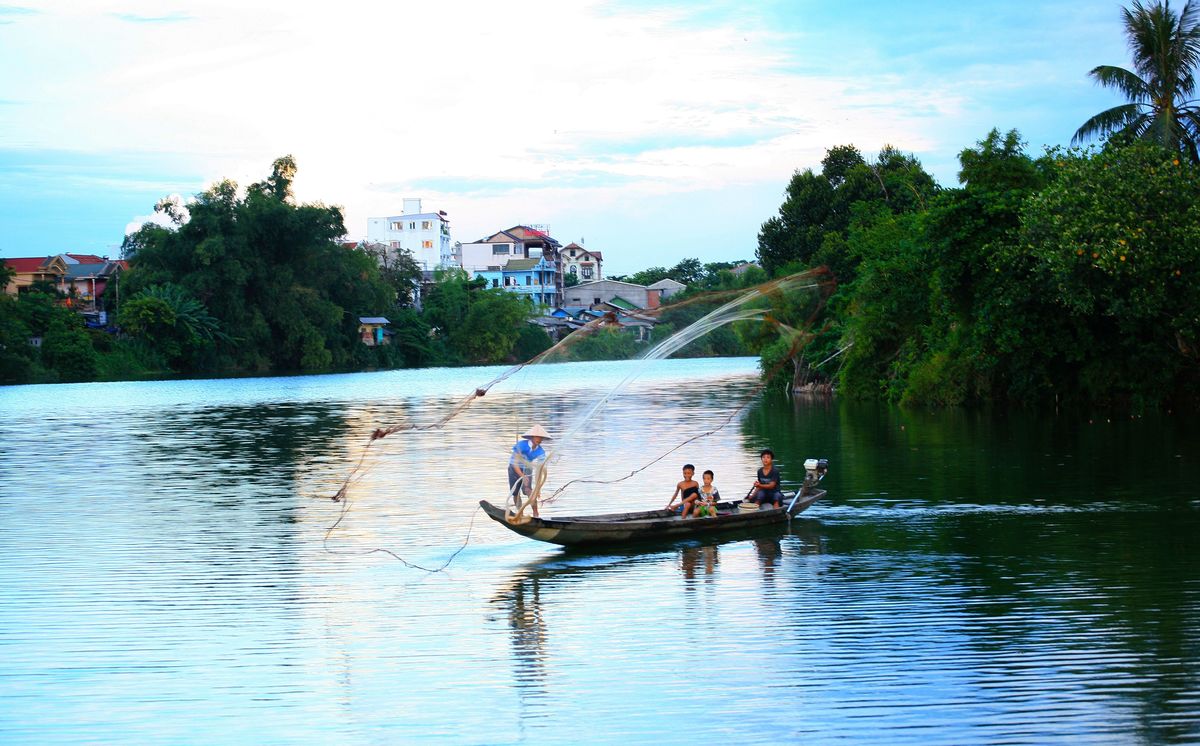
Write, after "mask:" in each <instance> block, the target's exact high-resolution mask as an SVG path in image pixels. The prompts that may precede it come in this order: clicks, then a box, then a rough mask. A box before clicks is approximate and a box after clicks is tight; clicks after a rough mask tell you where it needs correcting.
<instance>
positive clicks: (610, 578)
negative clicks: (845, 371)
mask: <svg viewBox="0 0 1200 746" xmlns="http://www.w3.org/2000/svg"><path fill="white" fill-rule="evenodd" d="M544 368H545V369H544V370H541V371H529V372H528V374H527V375H524V378H523V379H522V378H520V377H514V379H512V380H511V381H510V382H506V383H511V386H510V388H509V390H507V391H503V390H499V389H497V390H494V391H492V392H490V393H489V395H488V397H487V398H486V399H485V400H482V401H481V402H480V404H481V406H480V407H478V408H474V409H472V410H471V411H470V413H469V414H468V415H465V416H463V417H460V418H458V419H456V420H455V421H453V422H451V423H450V424H449V425H448V426H447V427H446V428H445V429H444V430H442V431H438V432H435V433H412V434H406V435H405V436H404V437H397V438H396V439H393V438H390V437H389V438H387V439H385V440H384V441H382V442H380V443H378V444H377V445H378V446H379V447H378V448H377V449H375V448H373V454H372V457H371V458H372V463H371V468H370V469H369V470H368V474H367V476H366V477H365V478H364V479H363V480H362V481H361V482H358V483H357V484H356V485H355V490H354V492H353V496H352V500H353V507H352V510H351V511H350V513H349V514H348V515H347V520H346V522H345V523H344V525H343V526H342V527H340V528H339V530H338V531H337V532H336V535H335V536H334V537H333V538H332V541H331V544H332V545H333V548H334V549H335V550H336V551H339V552H345V553H346V554H342V556H335V555H332V554H329V553H327V552H326V551H325V549H324V547H323V545H322V537H323V535H324V533H325V531H326V529H327V528H328V527H329V525H330V524H331V523H332V521H333V520H334V519H335V518H336V517H337V515H338V511H339V510H340V509H341V508H342V507H343V506H342V505H339V504H334V503H331V502H330V501H329V500H328V499H325V498H326V497H327V494H329V493H331V492H332V489H331V485H336V484H337V483H339V482H340V480H341V479H342V478H344V476H345V473H346V469H347V468H348V466H349V464H350V463H351V462H352V461H353V460H354V459H355V458H357V456H358V454H359V453H360V452H361V446H362V445H363V443H364V441H365V438H366V435H367V433H369V431H370V430H371V429H373V428H374V427H377V426H380V425H390V424H402V423H404V422H430V421H436V420H437V419H438V418H439V417H440V416H442V415H443V414H444V413H445V411H446V409H447V408H448V407H452V406H453V405H454V402H456V401H457V400H458V398H459V397H458V394H459V393H461V392H462V391H467V390H470V388H471V387H472V386H473V385H474V384H476V383H477V382H478V380H479V379H484V380H486V379H487V378H489V377H491V375H492V372H489V371H479V370H462V371H399V372H389V373H381V374H368V375H356V376H341V377H313V378H303V379H287V380H286V381H283V380H274V381H262V380H251V381H232V382H230V381H226V382H182V383H181V382H157V383H153V384H112V385H108V384H105V385H90V386H64V387H59V388H53V387H26V388H22V389H21V390H20V391H19V392H18V391H16V390H0V493H2V494H3V495H4V496H5V498H6V499H5V500H0V541H2V542H3V545H4V549H5V551H4V552H0V645H2V646H3V648H4V651H5V655H4V656H3V658H2V659H0V741H4V742H14V743H19V742H28V743H56V742H58V743H66V742H80V741H97V742H106V743H121V742H135V743H147V742H187V741H189V740H195V733H197V732H204V733H206V736H211V737H210V738H209V740H212V741H218V742H239V741H246V740H255V739H256V738H257V739H258V740H262V734H263V733H270V734H272V736H273V737H276V738H277V739H278V740H286V741H300V740H320V741H329V742H338V743H374V742H389V743H392V742H410V741H414V740H421V739H424V740H429V739H431V738H439V739H442V740H447V741H451V742H471V743H478V742H489V743H491V742H506V743H507V742H538V743H558V742H561V741H562V740H563V738H564V734H567V737H569V738H574V739H575V740H589V739H591V738H596V739H598V738H599V737H600V736H593V735H592V734H593V733H596V734H603V737H604V738H605V739H606V740H610V741H611V740H623V741H630V742H680V741H685V740H686V741H711V742H721V743H725V742H738V743H752V742H762V743H778V742H780V741H793V740H800V739H804V740H810V741H817V742H830V741H844V742H848V743H863V742H885V743H889V744H891V743H916V742H919V743H921V744H922V746H925V745H926V744H929V743H978V742H1006V743H1048V742H1064V743H1065V742H1077V741H1083V742H1092V743H1129V742H1146V743H1196V742H1200V694H1198V692H1200V680H1198V678H1197V673H1196V672H1197V671H1200V582H1198V581H1197V578H1200V551H1198V550H1200V545H1198V540H1197V537H1198V536H1200V493H1198V492H1197V487H1196V485H1197V484H1200V460H1197V459H1196V458H1195V454H1197V453H1200V424H1197V423H1195V422H1191V421H1184V420H1181V419H1178V418H1176V419H1172V418H1168V417H1160V418H1157V419H1154V418H1144V419H1141V420H1121V421H1115V420H1114V421H1112V422H1103V423H1101V422H1099V421H1094V422H1092V423H1088V422H1087V421H1086V419H1085V420H1082V421H1080V420H1069V419H1067V418H1066V417H1065V416H1064V415H1058V416H1053V417H1048V418H1047V417H1039V416H1037V415H1034V414H1030V413H990V414H988V413H978V412H976V413H966V412H932V413H931V412H908V411H900V410H893V409H889V408H880V407H874V406H863V405H858V404H852V403H847V402H843V401H839V400H833V401H822V400H816V401H812V400H810V401H807V402H805V401H795V400H788V399H786V398H782V397H780V398H775V396H774V395H771V396H768V397H766V398H764V400H763V401H762V402H761V403H759V404H755V405H754V406H752V407H751V409H750V410H749V412H748V414H747V416H746V418H745V419H744V420H738V421H735V422H734V423H733V424H732V425H730V427H729V428H728V429H726V430H725V431H723V432H722V433H721V434H720V435H719V436H718V437H715V438H708V439H703V440H701V441H697V442H695V443H693V444H689V446H688V447H686V448H684V449H681V451H680V452H678V453H677V454H673V455H672V458H669V459H666V460H664V461H663V462H661V463H658V464H655V465H654V466H652V467H651V468H649V469H647V470H646V471H645V472H641V473H639V474H638V475H637V476H635V477H632V478H629V479H627V480H625V481H623V482H620V483H619V484H616V485H611V486H606V487H602V488H592V487H586V488H583V489H579V490H577V491H568V493H566V494H564V495H563V497H562V500H561V501H560V502H559V503H557V504H556V505H555V506H554V507H553V509H552V510H551V511H548V512H551V513H560V514H573V513H574V514H584V513H593V512H596V513H599V512H610V511H619V510H629V509H635V508H646V507H658V506H660V505H661V504H662V503H663V502H664V501H665V497H666V495H667V494H669V492H670V487H669V486H670V485H672V484H674V483H675V481H677V480H678V468H679V465H680V464H681V463H683V462H693V463H696V464H697V465H701V468H712V469H714V471H716V472H717V474H718V480H717V481H718V483H719V484H721V485H722V486H724V487H726V489H730V488H731V487H733V486H736V485H738V483H739V482H743V481H744V483H745V484H748V483H749V481H751V479H752V475H753V472H754V469H755V468H756V467H757V465H758V464H757V450H758V449H759V448H760V447H763V446H771V447H773V448H774V449H775V450H776V452H777V454H778V455H779V457H780V458H779V461H780V464H781V467H782V469H783V473H784V477H785V478H792V479H795V478H797V477H798V475H799V471H798V470H799V468H800V462H801V460H802V459H803V458H805V457H809V456H828V457H829V458H831V459H832V461H833V470H832V471H831V473H830V476H829V478H828V479H827V480H826V481H825V486H827V487H828V488H829V496H828V497H827V498H825V499H823V500H822V501H820V502H818V503H817V504H816V505H814V506H813V507H812V508H811V509H810V510H809V511H808V512H806V513H805V514H804V515H803V516H801V518H799V519H797V520H795V521H793V522H792V523H791V525H790V526H788V527H786V529H785V530H780V529H779V528H771V527H766V528H763V529H758V530H757V531H756V532H752V533H748V534H741V535H726V536H720V537H714V538H713V540H709V541H691V542H681V543H678V544H667V545H663V544H649V545H645V546H639V547H624V548H618V549H616V550H614V551H612V552H593V553H579V552H568V551H560V550H558V549H554V548H550V547H546V546H542V545H539V544H536V543H534V542H528V541H525V540H522V539H520V538H518V537H515V536H513V535H512V534H511V533H509V532H507V531H505V530H504V529H503V528H501V527H498V526H492V525H488V524H487V523H486V522H482V523H481V522H476V523H475V524H474V530H473V533H472V534H471V538H470V542H469V544H468V546H467V547H466V549H465V550H464V551H463V552H462V554H461V555H459V556H458V558H457V559H456V560H455V562H454V563H453V564H452V565H451V566H450V567H448V568H447V570H446V571H445V572H443V573H437V574H434V575H426V574H422V573H418V572H415V571H413V570H411V569H409V568H407V567H405V566H403V565H401V564H400V563H398V562H395V561H394V560H392V559H391V558H389V557H386V556H381V555H379V554H374V555H361V554H353V553H354V552H358V551H360V550H367V549H371V548H375V547H386V548H388V549H392V550H395V551H396V552H397V553H398V554H400V555H402V556H404V557H405V558H406V559H408V560H411V561H414V562H417V563H420V564H422V565H425V566H438V565H440V564H441V563H442V562H444V561H445V560H446V558H447V557H448V556H450V555H451V554H452V553H453V552H454V551H455V550H457V549H458V548H459V546H460V545H461V544H462V541H463V539H464V537H465V535H466V532H467V529H468V527H469V526H471V520H472V516H473V515H475V513H476V512H477V508H476V501H477V499H478V498H479V497H480V496H486V495H489V494H493V491H495V492H499V493H500V494H503V491H504V486H505V481H504V475H503V462H504V459H505V456H506V453H507V449H508V447H509V446H510V445H511V442H512V439H513V437H514V436H515V434H516V433H517V432H519V431H520V428H521V427H525V426H527V425H528V424H529V422H530V421H531V420H542V421H543V424H546V426H548V427H550V428H551V429H557V430H562V429H563V428H564V427H568V426H570V425H571V424H572V423H573V421H574V419H573V418H574V417H575V416H577V415H578V414H579V413H580V412H581V411H583V410H585V409H586V408H587V407H588V406H589V403H590V402H591V401H592V399H591V398H590V396H591V394H592V392H593V389H596V390H598V388H603V385H604V384H605V382H606V381H608V380H610V379H612V380H620V379H621V378H623V376H624V371H625V369H623V368H621V366H614V365H597V366H591V365H588V366H575V365H573V364H568V365H563V366H544ZM754 371H755V364H754V361H740V362H739V361H680V362H679V363H677V364H676V363H670V362H667V363H663V364H661V365H660V366H657V367H655V368H654V369H653V371H651V373H652V374H651V375H650V377H649V378H648V379H647V380H646V381H645V382H644V385H635V386H633V387H631V388H630V390H629V391H628V392H627V395H626V396H624V397H622V398H621V399H620V401H617V402H614V404H613V405H612V406H611V407H609V408H607V409H606V410H604V412H603V413H602V415H601V416H599V417H597V419H596V420H595V421H594V423H593V425H594V427H592V428H585V431H583V432H581V435H580V437H579V438H578V439H575V440H573V441H572V442H571V443H566V444H563V449H562V450H563V453H564V458H563V460H562V462H561V463H560V464H559V465H558V466H557V467H556V470H555V471H554V473H553V475H552V479H553V480H554V483H555V484H561V483H562V482H564V481H566V480H567V479H570V478H575V477H580V476H587V475H598V476H600V477H604V478H611V477H612V476H614V474H616V475H621V474H627V473H628V471H629V470H630V469H631V468H633V467H634V466H638V465H641V464H644V463H646V462H647V461H648V460H650V459H651V458H653V457H654V456H657V455H658V454H659V453H661V452H662V451H663V450H665V449H666V448H668V447H669V446H670V445H673V444H675V443H679V442H683V441H684V440H685V439H687V438H688V437H690V436H693V435H695V434H696V433H697V432H700V431H704V430H706V429H708V428H710V427H714V426H715V425H716V424H718V423H719V422H720V421H721V420H723V419H724V418H725V417H726V416H727V415H728V412H729V410H730V408H732V407H735V406H736V405H737V403H738V401H739V397H740V395H741V394H742V393H743V392H744V391H746V390H748V387H750V386H753V381H754V379H753V375H754ZM581 381H586V382H587V384H588V387H589V388H588V392H589V393H588V394H586V395H584V394H581V388H580V387H581V383H580V382H581ZM447 392H451V393H449V394H448V393H447ZM80 412H86V413H87V416H86V417H83V416H80V415H79V414H78V413H80ZM675 456H678V458H677V459H676V458H675ZM743 477H744V480H743ZM481 493H482V494H481ZM351 554H353V556H347V555H351ZM698 688H701V689H703V691H705V692H713V693H715V695H714V696H716V697H717V699H718V701H720V702H722V703H729V702H731V703H736V706H735V707H727V708H725V709H724V710H721V711H718V710H717V709H716V708H714V707H713V702H712V700H710V699H705V698H703V697H697V696H696V691H697V689H698ZM765 700H770V701H771V703H772V706H769V707H750V706H747V705H746V704H745V703H752V702H762V701H765ZM464 703H466V704H464ZM580 723H587V724H588V728H589V730H588V731H582V730H581V728H580Z"/></svg>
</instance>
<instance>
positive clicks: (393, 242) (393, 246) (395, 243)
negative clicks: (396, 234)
mask: <svg viewBox="0 0 1200 746" xmlns="http://www.w3.org/2000/svg"><path fill="white" fill-rule="evenodd" d="M388 243H389V244H390V245H391V247H392V248H393V249H398V248H400V242H399V241H389V242H388Z"/></svg>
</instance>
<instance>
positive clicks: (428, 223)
mask: <svg viewBox="0 0 1200 746" xmlns="http://www.w3.org/2000/svg"><path fill="white" fill-rule="evenodd" d="M432 227H433V221H432V220H422V221H421V230H423V231H427V230H429V229H430V228H432Z"/></svg>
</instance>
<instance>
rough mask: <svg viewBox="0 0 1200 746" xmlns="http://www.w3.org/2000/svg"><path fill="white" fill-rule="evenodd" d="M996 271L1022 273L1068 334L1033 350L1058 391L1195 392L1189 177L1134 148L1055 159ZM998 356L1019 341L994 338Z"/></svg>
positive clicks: (1148, 398) (1197, 246)
mask: <svg viewBox="0 0 1200 746" xmlns="http://www.w3.org/2000/svg"><path fill="white" fill-rule="evenodd" d="M1055 167H1056V169H1057V170H1058V172H1059V173H1058V177H1057V178H1056V179H1055V180H1054V182H1053V183H1051V184H1050V185H1049V186H1048V187H1046V188H1045V189H1043V190H1042V191H1041V192H1040V193H1039V194H1038V195H1036V196H1035V197H1033V198H1031V199H1030V200H1029V201H1028V203H1027V205H1026V206H1025V209H1024V210H1023V211H1022V215H1021V230H1020V235H1019V236H1018V237H1017V241H1016V242H1014V244H1013V245H1011V246H1010V247H1009V248H1008V251H1007V252H1005V254H1004V255H1002V256H1000V257H997V261H996V262H995V263H994V270H995V271H996V272H997V273H1002V272H1011V271H1014V270H1016V271H1021V269H1022V267H1026V268H1027V270H1026V271H1027V272H1028V282H1029V285H1030V286H1031V292H1033V293H1044V294H1045V295H1047V296H1048V298H1049V300H1050V301H1052V302H1053V304H1054V306H1055V307H1056V308H1057V309H1058V310H1057V316H1059V317H1064V318H1065V321H1064V320H1058V321H1056V320H1055V317H1054V316H1053V315H1049V314H1047V315H1046V317H1045V318H1044V319H1043V323H1056V324H1064V323H1072V324H1073V329H1074V332H1075V333H1074V334H1072V335H1069V336H1068V335H1066V334H1064V335H1061V337H1060V341H1061V346H1059V347H1055V348H1050V349H1046V350H1043V351H1042V354H1043V355H1044V356H1046V357H1049V358H1052V359H1061V360H1063V361H1064V362H1065V364H1066V366H1067V369H1068V370H1069V371H1072V372H1073V375H1069V376H1062V381H1061V382H1060V383H1059V387H1060V388H1059V390H1058V391H1057V392H1056V393H1059V394H1061V395H1063V396H1069V395H1071V394H1072V393H1073V392H1074V393H1076V395H1078V394H1082V395H1083V397H1084V398H1086V399H1088V400H1091V401H1096V402H1109V403H1118V402H1126V401H1129V402H1133V403H1134V404H1136V405H1140V406H1148V407H1153V406H1157V405H1161V404H1163V403H1166V402H1170V401H1173V400H1176V399H1183V398H1187V397H1192V396H1195V395H1196V393H1197V391H1198V389H1200V282H1198V281H1197V278H1198V277H1200V169H1197V168H1194V167H1191V166H1189V165H1187V164H1185V163H1181V162H1180V158H1179V155H1178V151H1172V150H1168V149H1164V148H1162V147H1161V146H1159V145H1157V144H1152V143H1138V144H1133V145H1130V146H1126V147H1121V148H1109V149H1106V150H1105V151H1103V152H1101V153H1098V154H1095V155H1089V154H1086V153H1065V154H1064V153H1060V154H1056V155H1055ZM1000 343H1001V349H1002V350H1015V349H1019V348H1020V347H1021V346H1022V344H1023V341H1022V340H1019V339H1002V340H1001V341H1000Z"/></svg>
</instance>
